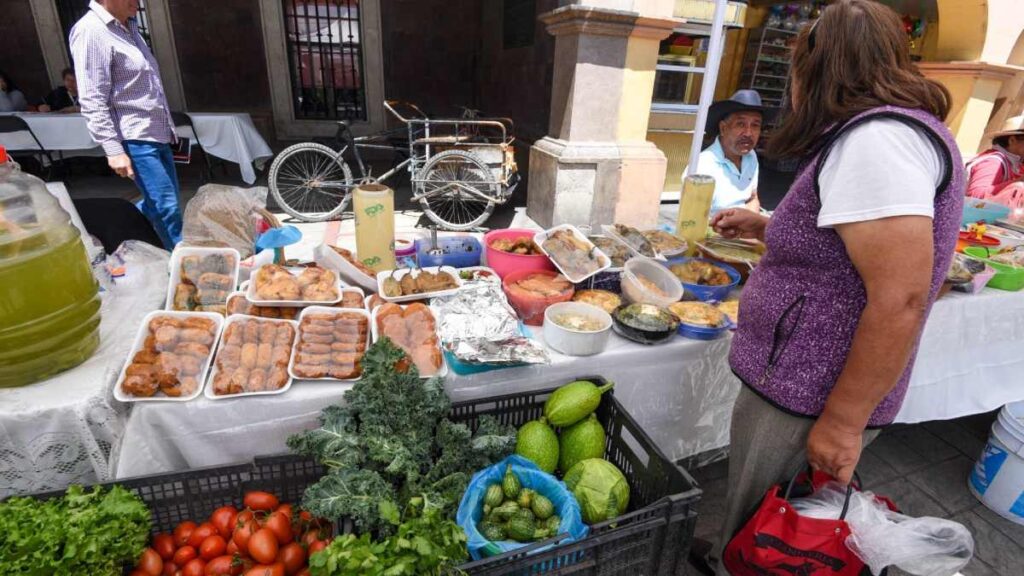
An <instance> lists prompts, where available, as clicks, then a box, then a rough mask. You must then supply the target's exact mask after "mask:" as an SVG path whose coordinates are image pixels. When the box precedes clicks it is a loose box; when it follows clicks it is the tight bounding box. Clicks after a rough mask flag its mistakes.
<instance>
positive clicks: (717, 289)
mask: <svg viewBox="0 0 1024 576" xmlns="http://www.w3.org/2000/svg"><path fill="white" fill-rule="evenodd" d="M690 260H696V261H697V262H706V263H708V264H711V265H712V266H718V267H719V268H721V269H722V270H725V273H726V274H728V275H729V279H730V280H731V281H730V282H729V283H728V284H726V285H724V286H705V285H703V284H690V283H689V282H679V278H677V277H676V275H675V274H672V271H671V270H669V274H672V277H673V278H675V279H676V281H677V282H679V283H680V284H681V285H682V287H683V288H685V289H686V290H687V291H689V292H692V293H693V295H694V296H696V297H697V299H698V300H703V301H704V302H712V301H719V302H720V301H722V300H725V299H727V298H728V297H729V294H730V293H732V291H733V290H734V289H735V288H736V287H737V286H739V284H740V273H739V271H737V270H736V269H735V268H733V267H732V266H729V265H728V264H725V263H723V262H716V261H714V260H708V259H706V258H672V259H671V260H669V261H668V262H667V264H666V265H667V266H672V265H673V264H683V263H686V262H689V261H690Z"/></svg>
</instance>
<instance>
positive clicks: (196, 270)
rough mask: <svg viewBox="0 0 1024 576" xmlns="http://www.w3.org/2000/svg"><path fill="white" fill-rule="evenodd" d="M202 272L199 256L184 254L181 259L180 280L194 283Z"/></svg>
mask: <svg viewBox="0 0 1024 576" xmlns="http://www.w3.org/2000/svg"><path fill="white" fill-rule="evenodd" d="M202 273H203V268H202V260H201V258H200V257H199V256H184V257H182V259H181V280H182V281H183V282H188V283H189V284H195V283H196V280H197V279H198V278H199V276H200V275H201V274H202Z"/></svg>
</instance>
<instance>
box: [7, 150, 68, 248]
mask: <svg viewBox="0 0 1024 576" xmlns="http://www.w3.org/2000/svg"><path fill="white" fill-rule="evenodd" d="M69 234H77V230H76V229H74V227H73V226H72V225H71V216H69V215H68V213H67V212H65V211H64V209H63V208H61V207H60V204H59V203H58V202H57V199H56V198H54V197H53V195H52V194H50V192H49V191H48V190H47V189H46V184H45V183H44V182H43V181H42V180H40V179H39V178H36V177H35V176H32V175H31V174H26V173H24V172H22V171H21V168H20V167H19V166H18V165H17V164H16V163H15V162H13V161H11V160H9V159H8V158H7V152H6V151H5V150H4V149H3V148H2V147H0V264H3V262H4V261H5V260H9V259H14V258H22V257H26V256H29V255H31V254H32V253H35V252H37V251H39V250H42V249H47V248H52V247H55V246H58V245H60V244H62V243H64V242H67V241H68V239H69V237H68V235H69Z"/></svg>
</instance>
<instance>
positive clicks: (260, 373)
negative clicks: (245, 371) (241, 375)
mask: <svg viewBox="0 0 1024 576" xmlns="http://www.w3.org/2000/svg"><path fill="white" fill-rule="evenodd" d="M266 382H267V372H266V370H263V369H262V368H256V369H255V370H252V371H250V372H249V382H248V383H247V384H246V389H245V391H246V392H263V391H264V390H266V389H267V388H266Z"/></svg>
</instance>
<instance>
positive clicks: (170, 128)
mask: <svg viewBox="0 0 1024 576" xmlns="http://www.w3.org/2000/svg"><path fill="white" fill-rule="evenodd" d="M71 56H72V58H73V59H74V61H75V76H76V77H77V78H78V95H79V101H80V104H81V107H82V115H84V116H85V118H86V121H87V123H88V125H89V133H90V134H91V135H92V138H93V140H95V141H96V142H97V143H98V144H99V145H100V146H102V147H103V151H104V152H105V153H106V155H107V156H117V155H119V154H124V147H123V146H122V145H121V143H122V142H123V141H124V140H148V141H150V142H162V143H171V142H174V140H175V137H174V122H173V121H172V120H171V109H170V106H168V105H167V97H166V96H165V95H164V86H163V83H162V82H161V81H160V69H159V67H158V66H157V63H156V58H154V57H153V53H152V52H150V50H149V47H148V46H146V42H145V41H144V40H143V39H142V36H141V35H140V34H139V27H138V25H137V23H136V22H135V18H129V19H128V25H127V26H125V25H123V24H121V23H120V22H119V21H118V20H117V19H116V18H114V17H113V16H111V15H110V13H109V12H107V10H106V9H105V8H104V7H103V6H101V5H100V4H97V3H96V2H90V3H89V11H88V12H86V13H85V16H82V19H81V20H79V21H78V22H77V23H76V24H75V27H74V28H72V29H71Z"/></svg>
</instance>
